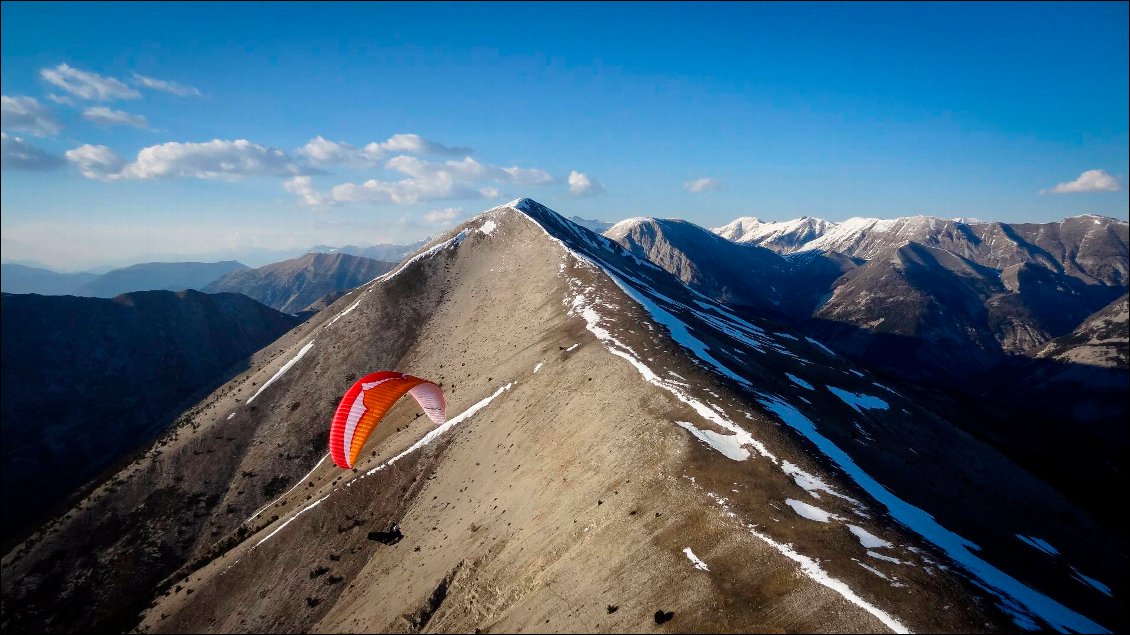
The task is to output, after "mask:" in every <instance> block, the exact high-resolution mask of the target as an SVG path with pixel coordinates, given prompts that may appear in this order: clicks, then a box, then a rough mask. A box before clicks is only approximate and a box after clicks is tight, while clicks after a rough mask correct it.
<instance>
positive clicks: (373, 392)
mask: <svg viewBox="0 0 1130 635" xmlns="http://www.w3.org/2000/svg"><path fill="white" fill-rule="evenodd" d="M404 393H410V394H411V395H412V397H413V398H414V399H415V400H416V403H418V404H420V407H421V408H423V409H424V414H426V415H428V418H429V419H431V420H432V421H433V422H435V424H436V425H440V424H442V423H443V422H445V421H447V402H446V401H445V400H444V398H443V390H441V389H440V387H439V386H438V385H436V384H435V383H433V382H430V381H428V380H426V379H421V378H419V377H413V376H412V375H405V374H403V373H398V372H395V371H389V370H382V371H380V372H376V373H371V374H368V375H365V376H364V377H362V378H361V379H360V380H358V381H357V383H355V384H353V387H352V388H350V389H349V391H348V392H346V393H345V396H344V397H342V398H341V403H340V404H338V406H337V411H336V412H335V413H334V418H333V423H331V424H330V456H331V457H333V460H334V463H335V464H336V465H337V466H338V467H341V468H346V469H349V468H352V467H353V465H354V463H355V462H356V461H357V457H358V455H360V454H361V448H362V447H363V446H364V445H365V440H366V439H368V438H369V435H370V434H372V432H373V430H374V429H375V428H376V427H377V424H378V423H380V421H381V419H382V418H384V416H385V413H387V412H388V411H389V409H390V408H392V406H393V404H395V403H396V402H397V400H399V399H400V398H401V397H403V396H404Z"/></svg>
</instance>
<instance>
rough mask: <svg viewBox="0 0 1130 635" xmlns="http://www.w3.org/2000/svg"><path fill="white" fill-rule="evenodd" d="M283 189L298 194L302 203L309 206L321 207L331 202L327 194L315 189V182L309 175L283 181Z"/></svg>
mask: <svg viewBox="0 0 1130 635" xmlns="http://www.w3.org/2000/svg"><path fill="white" fill-rule="evenodd" d="M283 189H285V190H286V191H288V192H291V193H293V194H297V195H298V198H299V199H300V201H301V203H302V205H305V206H307V207H316V208H321V207H325V206H326V205H328V204H329V202H330V201H329V198H328V197H327V196H326V195H325V194H322V193H320V192H318V191H317V190H315V189H314V183H313V181H312V179H311V178H310V176H308V175H301V176H296V177H294V178H292V179H290V180H289V181H287V182H285V183H283Z"/></svg>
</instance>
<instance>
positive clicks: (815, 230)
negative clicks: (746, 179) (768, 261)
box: [710, 216, 836, 254]
mask: <svg viewBox="0 0 1130 635" xmlns="http://www.w3.org/2000/svg"><path fill="white" fill-rule="evenodd" d="M834 227H836V223H833V222H831V221H826V220H823V219H820V218H810V217H808V216H802V217H801V218H797V219H794V220H790V221H783V222H765V221H762V220H760V219H758V218H754V217H752V216H743V217H741V218H738V219H736V220H734V221H733V222H731V223H729V224H727V225H723V226H722V227H715V228H714V229H712V230H710V231H712V232H714V233H715V234H718V235H719V236H721V237H723V238H725V239H727V240H732V241H734V242H736V243H744V244H751V245H757V246H759V247H765V248H766V249H772V250H773V251H775V252H777V253H779V254H791V253H793V252H795V251H798V250H801V249H803V248H804V246H805V245H806V244H808V243H810V242H811V241H813V240H816V239H818V238H820V237H821V236H823V235H824V234H825V233H827V232H828V231H829V230H831V229H833V228H834Z"/></svg>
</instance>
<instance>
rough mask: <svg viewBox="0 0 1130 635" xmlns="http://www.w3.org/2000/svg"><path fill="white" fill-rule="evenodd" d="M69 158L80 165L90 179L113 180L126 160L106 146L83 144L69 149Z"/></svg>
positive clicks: (80, 168)
mask: <svg viewBox="0 0 1130 635" xmlns="http://www.w3.org/2000/svg"><path fill="white" fill-rule="evenodd" d="M66 157H67V160H68V161H70V162H71V163H74V164H75V165H77V166H78V169H79V170H81V171H82V175H83V176H85V177H86V178H88V179H105V180H112V179H115V178H118V177H117V176H116V175H118V174H119V173H120V172H121V170H122V166H124V165H125V162H124V161H122V159H121V158H120V157H119V156H118V155H116V154H114V151H113V150H111V149H110V148H107V147H106V146H95V145H90V144H89V143H88V144H86V145H81V146H79V147H77V148H75V149H73V150H67V153H66Z"/></svg>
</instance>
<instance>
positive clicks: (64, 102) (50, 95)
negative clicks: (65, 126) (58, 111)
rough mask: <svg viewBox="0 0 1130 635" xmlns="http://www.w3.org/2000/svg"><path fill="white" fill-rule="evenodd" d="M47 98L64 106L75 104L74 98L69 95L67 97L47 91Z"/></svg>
mask: <svg viewBox="0 0 1130 635" xmlns="http://www.w3.org/2000/svg"><path fill="white" fill-rule="evenodd" d="M47 99H50V100H51V101H53V102H55V103H56V104H62V105H64V106H73V105H75V100H73V99H71V98H70V97H67V96H66V95H56V94H55V93H48V94H47Z"/></svg>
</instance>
